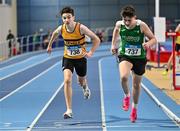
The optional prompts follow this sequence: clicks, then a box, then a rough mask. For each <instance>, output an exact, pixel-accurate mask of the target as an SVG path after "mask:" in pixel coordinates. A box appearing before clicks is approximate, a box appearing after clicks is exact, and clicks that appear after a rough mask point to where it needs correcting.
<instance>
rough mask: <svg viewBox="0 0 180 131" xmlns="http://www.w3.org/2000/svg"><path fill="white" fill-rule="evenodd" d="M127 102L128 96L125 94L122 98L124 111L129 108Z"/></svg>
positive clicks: (128, 100)
mask: <svg viewBox="0 0 180 131" xmlns="http://www.w3.org/2000/svg"><path fill="white" fill-rule="evenodd" d="M129 103H130V96H126V97H125V98H124V99H123V107H122V108H123V110H124V111H128V109H129Z"/></svg>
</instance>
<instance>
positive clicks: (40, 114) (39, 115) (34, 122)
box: [26, 82, 64, 131]
mask: <svg viewBox="0 0 180 131" xmlns="http://www.w3.org/2000/svg"><path fill="white" fill-rule="evenodd" d="M63 85H64V82H63V83H61V85H60V86H59V88H58V89H57V91H56V92H55V93H54V94H53V96H52V97H51V99H50V100H49V101H48V102H47V104H46V105H45V106H44V108H43V109H42V110H41V112H40V113H39V114H38V115H37V117H36V118H35V119H34V121H33V122H32V123H31V124H30V126H29V127H28V129H27V130H26V131H31V130H32V129H33V127H34V125H35V124H36V123H37V121H38V120H39V118H40V117H41V116H42V115H43V113H44V112H45V111H46V109H47V108H48V106H49V105H50V104H51V102H52V101H53V100H54V98H55V97H56V95H57V94H58V93H59V91H60V90H61V88H62V87H63Z"/></svg>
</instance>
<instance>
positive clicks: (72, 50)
mask: <svg viewBox="0 0 180 131" xmlns="http://www.w3.org/2000/svg"><path fill="white" fill-rule="evenodd" d="M67 54H68V55H69V56H77V55H81V54H82V49H81V47H80V46H69V47H67Z"/></svg>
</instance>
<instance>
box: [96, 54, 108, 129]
mask: <svg viewBox="0 0 180 131" xmlns="http://www.w3.org/2000/svg"><path fill="white" fill-rule="evenodd" d="M102 60H103V58H102V59H100V60H99V62H98V66H99V80H100V94H101V115H102V128H103V131H107V128H106V118H105V108H104V93H103V80H102V68H101V65H102Z"/></svg>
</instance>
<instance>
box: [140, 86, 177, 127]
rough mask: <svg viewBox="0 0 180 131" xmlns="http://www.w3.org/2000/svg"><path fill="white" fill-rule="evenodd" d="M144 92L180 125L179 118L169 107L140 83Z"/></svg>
mask: <svg viewBox="0 0 180 131" xmlns="http://www.w3.org/2000/svg"><path fill="white" fill-rule="evenodd" d="M141 85H142V87H143V89H144V90H145V92H146V93H147V94H148V95H149V96H150V97H151V98H152V99H153V100H154V102H155V103H156V104H157V105H158V106H159V107H160V108H161V109H162V110H163V111H164V113H166V114H167V116H168V117H169V118H170V119H171V120H172V121H173V122H174V123H175V124H176V125H177V126H179V127H180V118H179V117H178V116H176V115H175V114H174V113H173V112H172V111H171V110H170V109H169V108H167V107H166V106H165V105H164V104H163V103H162V102H160V101H159V100H158V99H157V97H156V96H155V95H154V94H153V93H152V92H151V91H150V90H149V89H148V88H147V87H146V86H145V85H144V84H143V83H141Z"/></svg>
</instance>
